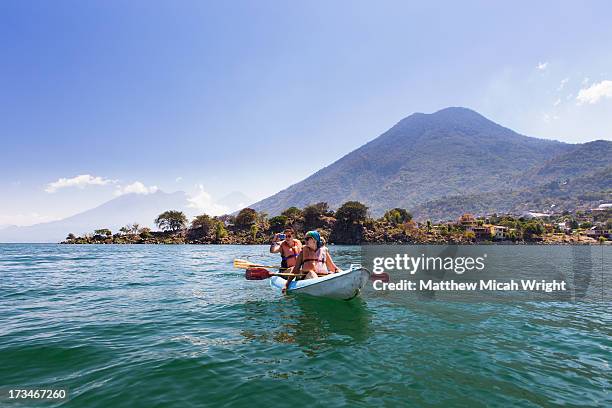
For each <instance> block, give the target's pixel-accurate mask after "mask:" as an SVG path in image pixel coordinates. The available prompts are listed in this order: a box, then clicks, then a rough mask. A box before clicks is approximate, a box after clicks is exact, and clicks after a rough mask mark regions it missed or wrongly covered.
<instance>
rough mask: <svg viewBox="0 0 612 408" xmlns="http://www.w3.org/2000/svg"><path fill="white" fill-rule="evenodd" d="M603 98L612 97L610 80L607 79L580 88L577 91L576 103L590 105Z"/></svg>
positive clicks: (611, 82)
mask: <svg viewBox="0 0 612 408" xmlns="http://www.w3.org/2000/svg"><path fill="white" fill-rule="evenodd" d="M604 98H610V99H612V81H610V80H607V79H606V80H603V81H601V82H599V83H595V84H593V85H591V86H590V87H588V88H583V89H581V90H580V92H578V96H577V97H576V100H577V101H578V105H582V104H584V103H588V104H591V105H592V104H594V103H597V102H599V100H600V99H604Z"/></svg>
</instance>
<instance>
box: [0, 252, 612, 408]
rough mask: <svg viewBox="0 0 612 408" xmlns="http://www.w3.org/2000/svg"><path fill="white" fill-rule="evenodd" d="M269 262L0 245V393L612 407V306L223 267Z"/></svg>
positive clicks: (114, 401) (78, 401)
mask: <svg viewBox="0 0 612 408" xmlns="http://www.w3.org/2000/svg"><path fill="white" fill-rule="evenodd" d="M565 248H566V249H564V248H563V247H560V248H558V249H555V251H557V250H558V251H567V250H568V249H567V248H568V247H565ZM495 250H500V251H521V250H523V249H521V248H519V247H495V248H491V250H490V251H495ZM266 251H267V247H263V246H137V245H134V246H131V245H124V246H113V245H109V246H93V245H91V246H60V245H17V244H13V245H0V387H2V386H46V387H51V386H53V387H68V389H69V392H70V396H71V397H70V399H69V400H68V401H65V402H55V403H54V402H40V403H38V404H35V403H32V402H28V403H27V406H65V407H195V406H231V407H240V406H244V407H253V406H264V405H265V406H326V407H335V406H444V407H448V406H465V407H480V406H483V407H484V406H525V407H528V406H534V407H535V406H560V405H565V406H606V405H607V406H610V405H611V404H612V399H611V396H610V388H611V387H610V383H611V370H610V356H611V355H612V353H611V352H612V316H611V314H610V306H611V304H610V302H606V303H603V302H601V301H600V302H579V303H570V302H530V303H527V302H522V303H515V304H513V303H504V304H494V303H466V302H445V301H439V300H438V301H434V300H432V301H422V300H417V299H411V298H407V297H406V298H401V297H399V296H398V295H393V296H391V295H388V296H387V295H385V294H380V293H374V292H373V291H366V293H365V294H364V296H363V297H362V298H360V299H355V300H353V301H351V302H341V301H326V300H322V299H312V298H306V297H280V296H279V295H277V294H276V293H274V292H273V291H272V290H270V289H269V287H268V282H267V281H246V280H244V279H243V278H242V274H241V271H237V270H234V269H232V268H231V261H232V260H233V259H234V258H236V257H242V258H244V257H247V256H249V257H250V259H252V260H254V261H260V260H261V261H266V262H270V261H276V258H275V257H271V256H270V255H269V254H267V253H266ZM549 251H550V249H549ZM332 253H333V254H334V255H335V259H336V261H337V263H338V264H340V265H346V264H347V263H349V262H350V260H351V259H354V258H355V257H356V256H357V255H358V254H359V248H358V247H333V248H332ZM608 253H609V252H608ZM518 255H519V256H517V262H518V263H520V262H521V261H520V259H521V257H520V254H518ZM546 256H547V257H549V256H550V254H548V255H546ZM605 267H606V268H608V267H609V265H608V264H606V265H605ZM0 405H3V406H19V405H18V404H15V403H9V402H7V401H0ZM21 406H25V405H21Z"/></svg>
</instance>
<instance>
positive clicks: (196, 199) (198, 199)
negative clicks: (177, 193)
mask: <svg viewBox="0 0 612 408" xmlns="http://www.w3.org/2000/svg"><path fill="white" fill-rule="evenodd" d="M197 187H198V192H197V193H196V194H195V195H193V196H191V197H189V198H188V199H187V201H189V204H187V207H189V208H195V209H196V210H198V211H201V212H204V213H206V214H208V215H223V214H227V213H228V208H227V207H225V206H223V205H220V204H217V203H215V202H214V201H213V199H212V196H211V195H210V194H208V193H207V192H206V191H205V190H204V186H203V185H201V184H200V185H198V186H197Z"/></svg>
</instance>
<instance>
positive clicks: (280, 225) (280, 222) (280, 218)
mask: <svg viewBox="0 0 612 408" xmlns="http://www.w3.org/2000/svg"><path fill="white" fill-rule="evenodd" d="M285 226H287V217H286V216H284V215H277V216H276V217H272V218H270V229H271V230H272V231H273V232H279V231H282V230H283V229H285Z"/></svg>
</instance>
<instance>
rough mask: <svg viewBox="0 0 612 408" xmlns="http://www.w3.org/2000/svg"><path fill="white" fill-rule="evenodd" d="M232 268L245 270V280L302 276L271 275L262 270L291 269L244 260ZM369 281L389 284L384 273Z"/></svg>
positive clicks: (387, 277)
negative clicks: (252, 270)
mask: <svg viewBox="0 0 612 408" xmlns="http://www.w3.org/2000/svg"><path fill="white" fill-rule="evenodd" d="M234 268H239V269H246V270H247V271H246V273H245V277H246V279H247V280H262V279H268V278H269V277H271V276H303V275H295V274H291V273H271V272H270V271H268V270H266V269H264V268H273V269H284V270H286V269H291V268H278V267H276V266H273V265H260V264H256V263H253V262H250V261H247V260H245V259H234ZM249 269H254V270H261V271H265V272H261V271H260V272H250V273H249ZM370 280H372V281H381V282H385V283H386V282H389V274H388V273H386V272H383V273H370Z"/></svg>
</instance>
